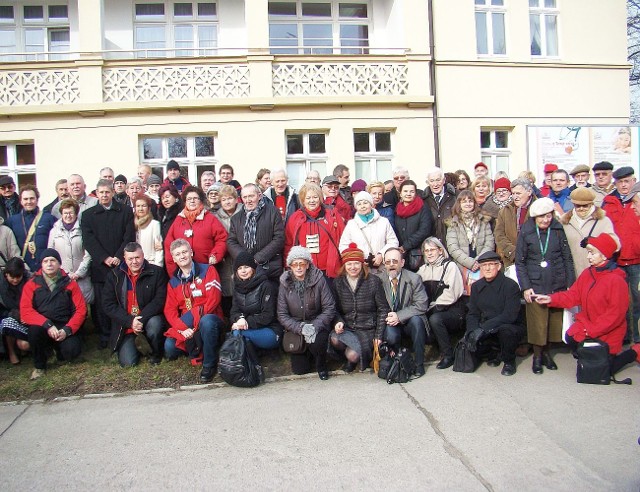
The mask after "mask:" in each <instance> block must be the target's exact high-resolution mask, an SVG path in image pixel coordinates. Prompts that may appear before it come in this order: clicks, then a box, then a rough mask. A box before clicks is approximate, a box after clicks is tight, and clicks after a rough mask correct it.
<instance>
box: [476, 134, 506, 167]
mask: <svg viewBox="0 0 640 492" xmlns="http://www.w3.org/2000/svg"><path fill="white" fill-rule="evenodd" d="M483 132H489V142H490V143H489V147H482V144H481V145H480V147H481V149H480V155H481V158H480V160H481V161H482V162H484V163H485V164H486V165H487V167H488V168H489V176H495V175H496V173H497V172H498V171H504V172H506V173H507V174H509V169H510V167H511V149H510V147H509V145H510V144H511V137H512V128H481V129H480V133H481V134H482V133H483ZM497 132H503V133H506V134H507V147H504V148H503V147H497V146H496V133H497ZM499 158H500V161H502V160H503V158H506V159H507V165H506V166H504V165H501V164H499V162H498V159H499Z"/></svg>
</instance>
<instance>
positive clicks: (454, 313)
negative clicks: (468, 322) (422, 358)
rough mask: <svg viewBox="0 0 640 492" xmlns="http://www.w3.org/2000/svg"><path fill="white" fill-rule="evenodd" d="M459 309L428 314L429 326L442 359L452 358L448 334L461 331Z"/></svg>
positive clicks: (454, 308)
mask: <svg viewBox="0 0 640 492" xmlns="http://www.w3.org/2000/svg"><path fill="white" fill-rule="evenodd" d="M460 311H461V310H460V309H459V308H458V307H456V306H453V307H451V308H450V309H448V310H446V311H433V312H431V313H430V314H428V317H429V326H430V327H431V330H432V331H433V334H434V335H435V337H436V341H437V342H438V347H439V348H440V355H441V356H442V357H453V346H452V345H451V337H450V336H449V334H450V333H455V332H456V331H460V330H462V320H461V313H460Z"/></svg>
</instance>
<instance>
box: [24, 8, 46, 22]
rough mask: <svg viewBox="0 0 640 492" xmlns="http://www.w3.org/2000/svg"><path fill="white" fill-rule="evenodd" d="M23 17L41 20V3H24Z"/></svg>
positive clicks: (42, 14)
mask: <svg viewBox="0 0 640 492" xmlns="http://www.w3.org/2000/svg"><path fill="white" fill-rule="evenodd" d="M24 18H25V19H26V20H42V19H44V8H43V7H42V5H25V7H24Z"/></svg>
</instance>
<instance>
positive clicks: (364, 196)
mask: <svg viewBox="0 0 640 492" xmlns="http://www.w3.org/2000/svg"><path fill="white" fill-rule="evenodd" d="M360 200H367V201H368V202H369V203H370V204H371V206H372V207H373V197H372V196H371V194H370V193H367V192H366V191H359V192H358V193H356V196H355V197H354V199H353V204H354V205H357V204H358V202H359V201H360Z"/></svg>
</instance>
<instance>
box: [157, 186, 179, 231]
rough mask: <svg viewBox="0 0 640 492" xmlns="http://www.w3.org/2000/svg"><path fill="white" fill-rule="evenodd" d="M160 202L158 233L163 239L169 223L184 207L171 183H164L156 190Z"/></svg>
mask: <svg viewBox="0 0 640 492" xmlns="http://www.w3.org/2000/svg"><path fill="white" fill-rule="evenodd" d="M158 196H159V197H160V203H159V204H158V220H159V221H160V235H161V236H162V240H163V241H164V240H165V239H166V237H167V233H168V232H169V229H171V224H173V221H174V220H176V217H177V216H178V214H179V213H180V212H181V211H182V209H183V208H184V205H182V202H181V201H180V193H178V190H177V189H176V187H175V186H173V185H164V186H162V187H161V188H160V189H159V190H158Z"/></svg>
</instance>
